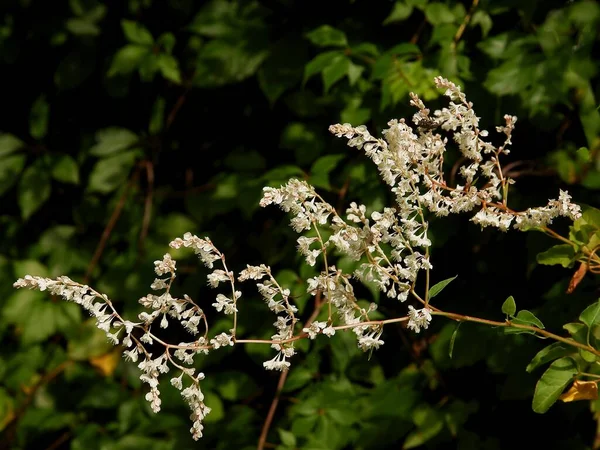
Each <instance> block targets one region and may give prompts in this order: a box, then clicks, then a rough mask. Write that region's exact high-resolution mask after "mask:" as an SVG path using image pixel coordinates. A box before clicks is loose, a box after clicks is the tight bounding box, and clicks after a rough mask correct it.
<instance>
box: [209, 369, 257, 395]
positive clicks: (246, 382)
mask: <svg viewBox="0 0 600 450" xmlns="http://www.w3.org/2000/svg"><path fill="white" fill-rule="evenodd" d="M257 389H258V386H257V385H256V383H255V382H254V379H253V378H252V377H251V376H250V375H248V374H246V373H243V372H242V373H239V372H233V371H231V372H221V373H220V374H219V384H218V385H217V392H218V393H219V395H220V396H221V398H223V399H224V400H229V401H239V400H241V399H244V398H248V397H250V396H251V395H252V394H253V393H255V392H256V390H257Z"/></svg>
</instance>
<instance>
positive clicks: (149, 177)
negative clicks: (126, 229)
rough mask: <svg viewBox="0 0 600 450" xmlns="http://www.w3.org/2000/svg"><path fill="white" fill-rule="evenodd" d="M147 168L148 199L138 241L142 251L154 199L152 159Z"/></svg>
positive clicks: (147, 163) (147, 162) (146, 165)
mask: <svg viewBox="0 0 600 450" xmlns="http://www.w3.org/2000/svg"><path fill="white" fill-rule="evenodd" d="M144 166H145V168H146V180H147V183H148V186H147V187H146V200H145V201H144V218H143V219H142V230H141V231H140V239H139V242H138V248H139V251H140V252H141V251H142V249H143V247H144V241H145V240H146V237H147V236H148V229H149V227H150V219H151V217H152V199H153V197H154V164H153V163H152V162H151V161H146V162H145V163H144Z"/></svg>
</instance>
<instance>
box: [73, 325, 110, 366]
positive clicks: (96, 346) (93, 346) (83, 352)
mask: <svg viewBox="0 0 600 450" xmlns="http://www.w3.org/2000/svg"><path fill="white" fill-rule="evenodd" d="M113 348H114V346H113V345H112V344H111V343H110V342H109V341H108V339H106V333H105V332H103V331H102V330H99V329H98V328H97V327H96V324H95V321H94V320H92V319H89V320H87V321H86V322H84V323H83V324H81V326H79V327H77V328H76V329H75V330H74V333H72V334H71V336H70V337H69V341H68V342H67V354H68V355H69V358H70V359H73V360H75V361H86V360H89V359H90V358H94V357H97V356H101V355H105V354H107V353H108V352H109V351H110V350H112V349H113Z"/></svg>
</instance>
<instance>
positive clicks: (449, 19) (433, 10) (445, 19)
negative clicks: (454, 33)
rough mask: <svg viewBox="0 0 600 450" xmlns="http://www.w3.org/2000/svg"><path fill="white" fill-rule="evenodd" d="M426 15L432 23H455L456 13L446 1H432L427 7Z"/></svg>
mask: <svg viewBox="0 0 600 450" xmlns="http://www.w3.org/2000/svg"><path fill="white" fill-rule="evenodd" d="M425 17H426V18H427V21H428V22H429V23H430V24H432V25H441V24H444V23H453V22H454V14H453V13H452V11H451V10H450V8H449V7H448V5H445V4H444V3H430V4H428V5H427V7H426V8H425Z"/></svg>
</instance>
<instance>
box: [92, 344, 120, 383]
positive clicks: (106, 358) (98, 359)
mask: <svg viewBox="0 0 600 450" xmlns="http://www.w3.org/2000/svg"><path fill="white" fill-rule="evenodd" d="M120 360H121V351H120V350H119V349H116V350H114V351H112V352H110V353H105V354H104V355H100V356H95V357H93V358H90V359H89V362H90V364H91V365H92V366H94V367H95V368H96V369H98V371H99V372H100V373H101V374H102V375H104V376H105V377H107V376H109V375H112V374H113V372H114V371H115V369H116V368H117V365H118V364H119V361H120Z"/></svg>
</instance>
